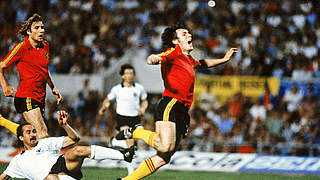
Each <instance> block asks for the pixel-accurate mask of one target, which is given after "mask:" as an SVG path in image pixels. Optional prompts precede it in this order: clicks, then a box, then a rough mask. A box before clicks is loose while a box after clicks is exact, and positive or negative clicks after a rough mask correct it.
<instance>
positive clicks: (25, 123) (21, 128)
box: [17, 122, 31, 146]
mask: <svg viewBox="0 0 320 180" xmlns="http://www.w3.org/2000/svg"><path fill="white" fill-rule="evenodd" d="M26 125H31V124H30V123H28V122H23V123H22V124H20V125H19V126H18V128H17V139H18V145H19V146H23V142H22V141H21V140H20V139H19V137H20V136H23V127H24V126H26Z"/></svg>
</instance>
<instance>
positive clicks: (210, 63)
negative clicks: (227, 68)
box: [204, 48, 238, 68]
mask: <svg viewBox="0 0 320 180" xmlns="http://www.w3.org/2000/svg"><path fill="white" fill-rule="evenodd" d="M237 52H238V48H230V49H229V51H228V52H227V53H226V54H225V55H224V57H223V58H222V59H204V62H205V63H206V64H207V66H208V68H210V67H214V66H217V65H219V64H223V63H226V62H228V61H229V60H230V58H231V56H232V55H233V53H237Z"/></svg>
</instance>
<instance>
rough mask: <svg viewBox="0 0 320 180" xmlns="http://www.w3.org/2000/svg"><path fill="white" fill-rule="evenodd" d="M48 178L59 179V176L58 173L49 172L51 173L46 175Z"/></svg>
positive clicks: (50, 179)
mask: <svg viewBox="0 0 320 180" xmlns="http://www.w3.org/2000/svg"><path fill="white" fill-rule="evenodd" d="M46 180H59V177H58V175H56V174H49V175H48V176H47V177H46Z"/></svg>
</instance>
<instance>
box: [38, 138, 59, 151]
mask: <svg viewBox="0 0 320 180" xmlns="http://www.w3.org/2000/svg"><path fill="white" fill-rule="evenodd" d="M63 140H64V137H49V138H45V139H42V140H40V142H41V146H47V148H48V150H49V151H60V150H61V148H62V145H63Z"/></svg>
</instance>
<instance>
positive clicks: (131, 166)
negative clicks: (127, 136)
mask: <svg viewBox="0 0 320 180" xmlns="http://www.w3.org/2000/svg"><path fill="white" fill-rule="evenodd" d="M126 164H127V169H128V175H130V174H131V173H133V171H134V168H133V165H132V163H129V162H126Z"/></svg>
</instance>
